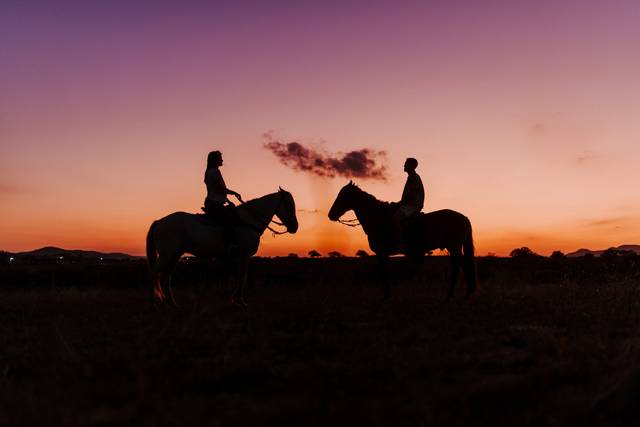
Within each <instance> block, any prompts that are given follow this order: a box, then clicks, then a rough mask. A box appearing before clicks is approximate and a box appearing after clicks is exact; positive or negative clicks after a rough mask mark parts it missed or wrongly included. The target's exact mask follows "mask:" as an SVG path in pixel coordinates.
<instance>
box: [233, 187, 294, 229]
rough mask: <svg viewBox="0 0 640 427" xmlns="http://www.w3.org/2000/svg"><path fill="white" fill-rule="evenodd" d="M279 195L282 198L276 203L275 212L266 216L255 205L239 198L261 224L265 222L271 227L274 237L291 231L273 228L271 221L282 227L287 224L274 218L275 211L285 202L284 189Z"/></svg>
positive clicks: (266, 225)
mask: <svg viewBox="0 0 640 427" xmlns="http://www.w3.org/2000/svg"><path fill="white" fill-rule="evenodd" d="M278 193H279V196H280V198H279V199H278V203H277V204H276V207H275V209H274V210H273V212H274V213H273V214H272V215H271V217H265V216H264V215H263V214H262V212H260V211H258V210H257V209H255V208H254V207H253V206H251V205H248V204H246V203H245V201H244V200H242V199H241V198H238V200H240V204H242V205H244V207H245V208H247V212H248V213H249V214H251V215H253V217H254V218H255V219H257V220H259V221H260V224H265V228H267V229H269V231H271V234H272V236H273V237H275V236H276V235H280V234H287V233H288V232H289V231H287V230H284V231H278V230H275V229H273V228H271V225H270V224H271V223H274V224H276V225H279V226H281V227H286V225H285V224H283V223H282V222H280V221H276V220H275V219H273V215H275V212H277V211H278V209H279V208H280V205H282V202H283V200H284V199H283V196H284V191H279V192H278Z"/></svg>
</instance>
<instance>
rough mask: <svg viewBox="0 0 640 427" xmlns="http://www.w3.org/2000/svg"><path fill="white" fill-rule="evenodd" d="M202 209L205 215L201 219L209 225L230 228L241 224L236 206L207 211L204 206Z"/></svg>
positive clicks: (201, 215)
mask: <svg viewBox="0 0 640 427" xmlns="http://www.w3.org/2000/svg"><path fill="white" fill-rule="evenodd" d="M201 209H202V211H203V212H204V214H200V215H199V217H200V218H201V219H202V220H203V221H205V222H207V223H208V224H209V225H214V226H222V227H224V228H230V227H233V226H234V225H237V224H239V222H240V217H239V216H238V213H237V212H236V208H235V206H231V205H227V206H221V207H219V208H216V209H207V207H205V206H203V207H202V208H201Z"/></svg>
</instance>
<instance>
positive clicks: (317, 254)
mask: <svg viewBox="0 0 640 427" xmlns="http://www.w3.org/2000/svg"><path fill="white" fill-rule="evenodd" d="M309 256H310V257H311V258H319V257H321V256H322V255H320V252H318V251H316V250H315V249H312V250H310V251H309Z"/></svg>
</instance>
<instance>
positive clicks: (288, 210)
mask: <svg viewBox="0 0 640 427" xmlns="http://www.w3.org/2000/svg"><path fill="white" fill-rule="evenodd" d="M278 195H279V196H280V203H278V207H277V208H276V211H275V214H276V216H277V217H278V218H279V219H280V221H282V223H283V224H284V225H285V226H286V227H287V231H288V232H289V233H291V234H294V233H295V232H296V231H298V218H297V217H296V202H295V201H294V200H293V196H292V195H291V193H289V192H288V191H286V190H283V189H282V187H279V188H278Z"/></svg>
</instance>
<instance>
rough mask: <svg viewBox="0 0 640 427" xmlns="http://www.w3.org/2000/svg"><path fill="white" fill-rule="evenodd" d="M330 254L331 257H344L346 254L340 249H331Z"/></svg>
mask: <svg viewBox="0 0 640 427" xmlns="http://www.w3.org/2000/svg"><path fill="white" fill-rule="evenodd" d="M328 255H329V257H330V258H342V257H344V255H342V254H341V253H340V252H338V251H331V252H329V254H328Z"/></svg>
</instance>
